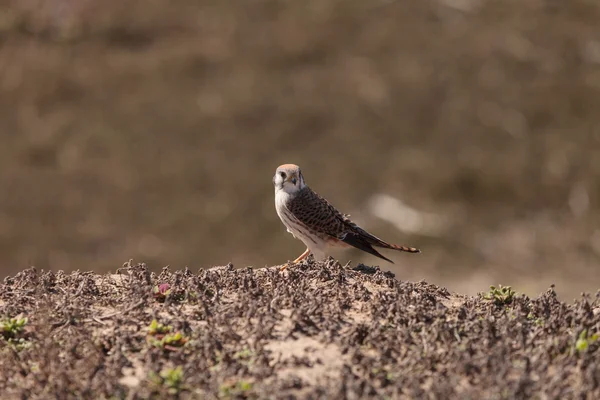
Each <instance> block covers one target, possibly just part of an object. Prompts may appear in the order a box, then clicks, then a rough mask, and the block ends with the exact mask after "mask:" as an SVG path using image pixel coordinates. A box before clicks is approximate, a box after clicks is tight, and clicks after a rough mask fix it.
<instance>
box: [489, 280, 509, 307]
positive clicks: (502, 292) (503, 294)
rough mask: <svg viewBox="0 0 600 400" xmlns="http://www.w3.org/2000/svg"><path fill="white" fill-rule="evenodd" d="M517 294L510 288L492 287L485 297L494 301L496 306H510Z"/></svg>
mask: <svg viewBox="0 0 600 400" xmlns="http://www.w3.org/2000/svg"><path fill="white" fill-rule="evenodd" d="M515 294H516V292H515V291H514V290H512V288H511V287H510V286H502V285H498V287H495V286H490V291H489V292H487V293H485V294H484V295H483V298H484V299H486V300H490V301H493V302H494V303H495V304H496V305H503V304H509V303H511V302H512V300H513V298H514V297H515Z"/></svg>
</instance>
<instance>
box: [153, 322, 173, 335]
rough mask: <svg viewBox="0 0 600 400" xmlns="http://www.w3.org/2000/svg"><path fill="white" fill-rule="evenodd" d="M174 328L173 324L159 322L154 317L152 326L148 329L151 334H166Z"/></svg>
mask: <svg viewBox="0 0 600 400" xmlns="http://www.w3.org/2000/svg"><path fill="white" fill-rule="evenodd" d="M172 330H173V327H172V326H171V325H163V324H161V323H159V322H158V321H157V320H155V319H153V320H152V322H151V323H150V327H149V329H148V334H150V335H164V334H166V333H169V332H171V331H172Z"/></svg>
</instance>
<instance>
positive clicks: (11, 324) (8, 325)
mask: <svg viewBox="0 0 600 400" xmlns="http://www.w3.org/2000/svg"><path fill="white" fill-rule="evenodd" d="M25 325H27V318H23V317H21V316H18V317H16V318H7V319H5V320H4V321H1V322H0V332H2V336H3V337H4V339H7V340H8V339H14V338H16V337H17V336H19V334H20V333H21V332H23V329H24V328H25Z"/></svg>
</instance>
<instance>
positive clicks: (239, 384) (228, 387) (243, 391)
mask: <svg viewBox="0 0 600 400" xmlns="http://www.w3.org/2000/svg"><path fill="white" fill-rule="evenodd" d="M251 390H252V382H248V381H245V380H243V379H242V380H239V381H236V382H230V383H223V384H222V385H221V386H220V387H219V397H221V398H230V397H246V396H247V395H248V392H249V391H251Z"/></svg>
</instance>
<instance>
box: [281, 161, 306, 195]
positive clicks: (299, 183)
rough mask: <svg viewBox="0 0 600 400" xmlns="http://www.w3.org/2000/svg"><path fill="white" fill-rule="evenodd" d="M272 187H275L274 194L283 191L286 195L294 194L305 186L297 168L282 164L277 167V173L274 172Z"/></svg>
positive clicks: (292, 165)
mask: <svg viewBox="0 0 600 400" xmlns="http://www.w3.org/2000/svg"><path fill="white" fill-rule="evenodd" d="M273 186H275V191H276V192H277V191H280V190H283V191H284V192H286V193H289V194H294V193H296V192H298V191H300V190H301V189H302V188H304V186H306V185H305V184H304V178H303V177H302V172H301V171H300V167H299V166H297V165H294V164H283V165H280V166H279V167H277V171H275V176H274V177H273Z"/></svg>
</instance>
